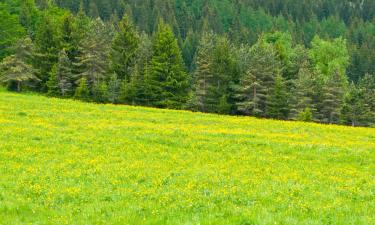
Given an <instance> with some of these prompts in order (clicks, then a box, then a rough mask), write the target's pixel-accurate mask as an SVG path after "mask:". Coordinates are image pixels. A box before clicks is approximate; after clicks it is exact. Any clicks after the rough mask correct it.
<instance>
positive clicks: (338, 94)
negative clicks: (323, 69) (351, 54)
mask: <svg viewBox="0 0 375 225" xmlns="http://www.w3.org/2000/svg"><path fill="white" fill-rule="evenodd" d="M345 84H346V81H345V80H343V76H342V75H340V73H339V72H338V71H336V72H334V73H333V74H332V76H330V78H329V79H328V81H326V83H325V84H324V85H323V101H322V103H323V107H322V110H321V113H322V116H323V118H322V121H323V122H325V123H330V124H331V123H338V122H339V121H340V113H341V110H342V107H343V102H344V97H345V91H346V87H345Z"/></svg>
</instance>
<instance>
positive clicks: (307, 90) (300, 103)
mask: <svg viewBox="0 0 375 225" xmlns="http://www.w3.org/2000/svg"><path fill="white" fill-rule="evenodd" d="M319 78H320V75H319V74H318V73H317V72H314V70H313V69H312V68H311V66H310V65H309V63H308V62H304V63H303V64H302V66H301V68H300V70H299V72H298V75H297V79H296V80H295V81H294V88H293V96H291V97H292V98H291V99H292V100H291V114H290V116H291V118H292V119H298V120H300V118H301V114H305V113H306V109H308V110H309V112H310V113H311V114H312V117H313V118H316V117H317V115H316V113H317V105H316V104H317V98H318V96H317V93H319V88H320V86H319Z"/></svg>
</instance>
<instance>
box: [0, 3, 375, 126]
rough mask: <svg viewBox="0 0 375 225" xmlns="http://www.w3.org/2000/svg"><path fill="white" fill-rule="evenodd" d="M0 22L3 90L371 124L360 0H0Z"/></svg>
mask: <svg viewBox="0 0 375 225" xmlns="http://www.w3.org/2000/svg"><path fill="white" fill-rule="evenodd" d="M0 32H1V33H0V60H1V64H0V80H1V81H2V83H3V84H4V85H5V86H6V87H7V88H8V89H9V90H13V91H37V92H42V93H46V94H48V95H50V96H55V97H63V98H76V99H80V100H84V101H93V102H98V103H113V104H129V105H141V106H151V107H159V108H172V109H188V110H192V111H201V112H207V113H220V114H231V115H246V116H248V115H249V116H256V117H264V118H273V119H284V120H299V121H315V122H321V123H330V124H332V123H334V124H344V125H353V126H374V125H375V2H374V1H371V0H353V1H343V0H319V1H313V0H232V1H229V0H54V1H53V0H36V1H34V0H0Z"/></svg>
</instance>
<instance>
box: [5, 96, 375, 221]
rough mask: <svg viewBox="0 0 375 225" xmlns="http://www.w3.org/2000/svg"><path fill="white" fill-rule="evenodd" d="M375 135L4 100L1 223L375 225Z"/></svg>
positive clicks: (47, 101)
mask: <svg viewBox="0 0 375 225" xmlns="http://www.w3.org/2000/svg"><path fill="white" fill-rule="evenodd" d="M374 196H375V130H374V129H365V128H351V127H339V126H323V125H317V124H305V123H293V122H279V121H271V120H258V119H253V118H236V117H228V116H217V115H205V114H199V113H197V114H194V113H190V112H181V111H167V110H157V109H147V108H139V107H125V106H111V105H95V104H86V103H80V102H75V101H70V100H58V99H49V98H45V97H41V96H33V95H17V94H12V93H7V92H0V218H1V219H0V224H23V223H25V224H26V223H35V224H64V223H66V224H126V223H129V224H198V223H200V224H274V222H276V224H322V223H324V224H328V223H332V224H371V223H372V224H374V223H375V197H374Z"/></svg>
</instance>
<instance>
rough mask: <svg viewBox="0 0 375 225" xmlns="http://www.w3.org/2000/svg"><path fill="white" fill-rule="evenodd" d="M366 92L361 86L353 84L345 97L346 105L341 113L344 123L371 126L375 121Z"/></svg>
mask: <svg viewBox="0 0 375 225" xmlns="http://www.w3.org/2000/svg"><path fill="white" fill-rule="evenodd" d="M365 92H366V90H364V89H362V87H361V86H360V85H355V84H354V83H352V84H351V85H350V86H349V91H348V93H347V94H346V97H345V103H344V106H343V109H342V111H341V113H342V116H341V119H342V122H343V123H344V124H347V125H352V126H370V125H372V123H373V122H375V120H374V114H373V113H372V112H371V106H370V105H369V104H368V103H367V102H366V97H365V94H366V93H365Z"/></svg>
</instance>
